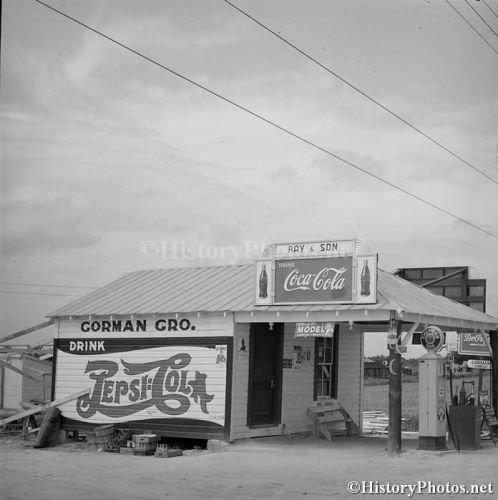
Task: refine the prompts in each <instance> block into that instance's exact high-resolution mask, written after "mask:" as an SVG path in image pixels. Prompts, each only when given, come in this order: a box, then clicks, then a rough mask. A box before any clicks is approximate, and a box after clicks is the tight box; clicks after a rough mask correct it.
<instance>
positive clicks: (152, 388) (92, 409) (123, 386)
mask: <svg viewBox="0 0 498 500" xmlns="http://www.w3.org/2000/svg"><path fill="white" fill-rule="evenodd" d="M76 342H77V341H76ZM85 342H87V341H85ZM88 342H89V341H88ZM98 342H99V343H100V340H99V341H98ZM122 342H123V340H116V339H115V340H106V341H105V343H103V344H102V345H103V348H104V349H106V352H104V353H101V352H98V353H93V352H88V353H86V354H85V352H84V351H72V350H71V349H72V347H73V344H74V341H73V340H70V339H67V340H66V339H63V340H61V341H60V344H59V345H58V346H57V367H56V377H55V393H56V394H55V396H56V398H63V397H65V396H66V395H70V394H73V393H74V392H75V390H77V389H85V388H90V392H89V394H87V395H84V396H81V397H79V398H77V399H76V400H72V401H70V402H68V403H65V404H63V405H61V406H60V409H61V411H62V414H63V416H64V417H67V418H70V419H76V420H80V421H88V422H91V423H111V422H127V421H135V420H144V419H165V418H188V419H195V420H204V421H210V422H213V423H216V424H220V425H224V419H225V400H226V378H227V346H226V344H225V345H223V344H221V345H210V346H201V345H188V346H187V345H165V346H159V347H158V346H157V340H155V339H144V342H145V344H146V345H144V346H133V345H129V346H128V345H126V343H125V344H123V343H122ZM120 343H121V344H120ZM147 344H149V345H147ZM154 344H156V345H155V346H154ZM99 345H100V344H99Z"/></svg>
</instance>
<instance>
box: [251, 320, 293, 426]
mask: <svg viewBox="0 0 498 500" xmlns="http://www.w3.org/2000/svg"><path fill="white" fill-rule="evenodd" d="M283 334H284V325H283V323H274V324H268V323H252V324H251V331H250V338H249V388H248V389H249V390H248V405H247V425H248V427H265V426H274V425H278V424H279V423H280V417H281V407H282V355H283Z"/></svg>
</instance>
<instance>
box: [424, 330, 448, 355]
mask: <svg viewBox="0 0 498 500" xmlns="http://www.w3.org/2000/svg"><path fill="white" fill-rule="evenodd" d="M444 340H445V336H444V333H443V331H442V330H441V328H439V327H437V326H428V327H427V328H424V330H423V331H422V333H421V335H420V343H421V344H422V346H423V347H425V349H426V350H427V351H438V350H439V349H441V347H443V344H444Z"/></svg>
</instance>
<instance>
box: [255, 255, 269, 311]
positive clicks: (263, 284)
mask: <svg viewBox="0 0 498 500" xmlns="http://www.w3.org/2000/svg"><path fill="white" fill-rule="evenodd" d="M272 264H273V262H272V261H271V260H258V261H256V275H255V280H256V282H255V285H256V286H255V293H256V295H255V300H254V303H255V304H256V305H269V304H271V303H272V302H273V297H272V294H273V270H272Z"/></svg>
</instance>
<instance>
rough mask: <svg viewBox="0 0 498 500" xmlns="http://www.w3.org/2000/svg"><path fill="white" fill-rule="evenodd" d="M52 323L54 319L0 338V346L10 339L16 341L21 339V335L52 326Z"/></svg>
mask: <svg viewBox="0 0 498 500" xmlns="http://www.w3.org/2000/svg"><path fill="white" fill-rule="evenodd" d="M54 321H55V320H54V319H50V320H48V321H44V322H43V323H39V324H38V325H35V326H30V327H29V328H25V329H24V330H20V331H18V332H15V333H11V334H10V335H6V336H5V337H2V338H0V344H2V343H3V342H8V341H9V340H12V339H16V338H17V337H22V336H23V335H27V334H28V333H32V332H36V331H38V330H41V329H42V328H46V327H47V326H50V325H53V324H54Z"/></svg>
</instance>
